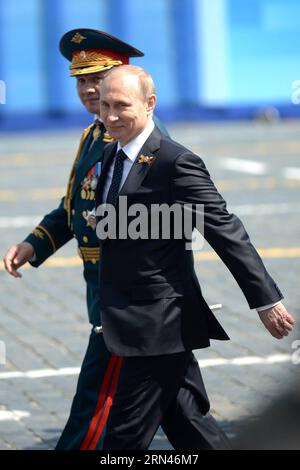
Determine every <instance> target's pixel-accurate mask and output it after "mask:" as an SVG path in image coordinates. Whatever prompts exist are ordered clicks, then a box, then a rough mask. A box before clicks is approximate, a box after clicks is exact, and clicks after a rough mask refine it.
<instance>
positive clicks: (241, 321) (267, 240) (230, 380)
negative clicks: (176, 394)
mask: <svg viewBox="0 0 300 470" xmlns="http://www.w3.org/2000/svg"><path fill="white" fill-rule="evenodd" d="M170 130H171V133H172V135H173V136H174V138H175V139H176V140H179V141H180V142H182V143H184V144H185V145H187V146H188V147H191V148H192V149H193V150H194V151H196V152H197V153H199V154H201V155H202V156H203V158H204V160H205V161H206V163H207V166H208V168H209V170H210V172H211V174H212V176H213V178H214V180H215V181H216V183H217V186H218V187H219V189H220V191H221V192H222V193H223V195H224V197H225V198H226V199H227V201H228V205H229V209H230V210H232V211H234V212H236V213H237V214H238V215H240V216H241V218H242V219H243V221H244V223H245V225H246V227H247V229H248V231H249V233H250V235H251V237H252V240H253V243H254V244H255V246H256V247H257V248H259V249H261V253H262V256H263V257H264V260H265V264H266V265H267V267H268V269H269V271H270V273H271V274H272V275H273V276H274V277H275V278H276V280H277V282H278V284H279V286H280V287H281V289H282V290H283V292H284V294H285V296H286V306H287V307H288V309H289V310H290V311H291V312H293V313H294V314H295V315H296V317H299V304H300V295H299V286H298V284H299V274H300V268H299V258H300V237H299V235H300V227H299V214H300V198H299V196H300V125H299V123H298V122H294V123H284V124H272V125H270V124H258V123H255V124H234V125H233V124H226V125H221V124H215V125H207V126H204V125H197V124H194V125H192V126H188V125H186V124H184V125H176V126H172V127H170ZM78 137H79V133H78V131H74V132H70V131H68V132H60V133H43V134H35V135H28V134H18V135H1V141H0V170H1V171H0V235H1V236H0V253H1V256H2V255H3V254H4V253H5V251H6V249H7V248H8V247H9V246H10V245H11V244H12V243H14V242H18V241H20V240H22V239H23V237H24V236H25V235H26V234H27V233H28V231H29V230H30V229H31V227H32V225H33V224H34V223H35V219H36V220H37V221H38V219H39V216H41V215H42V214H44V213H46V212H47V211H49V210H50V209H51V208H54V207H55V206H56V205H57V203H58V200H59V197H60V196H61V195H63V191H64V186H65V183H66V180H67V176H68V172H69V168H70V165H71V162H72V158H73V155H74V152H75V148H76V145H77V142H78ZM52 259H53V262H52V264H50V265H48V266H44V267H41V268H40V269H38V270H34V269H28V270H25V269H24V271H23V274H24V276H23V278H22V279H21V280H15V279H13V278H10V277H9V276H8V275H7V274H6V273H5V272H4V271H3V267H1V268H0V279H1V283H0V305H1V310H0V340H1V341H2V342H3V343H5V347H6V364H2V365H1V364H0V449H52V448H53V446H54V444H55V442H56V441H57V438H58V436H59V434H60V432H61V430H62V428H63V426H64V424H65V422H66V419H67V416H68V411H69V407H70V404H71V399H72V396H73V393H74V390H75V385H76V380H77V372H78V369H77V368H78V367H79V366H80V364H81V359H82V357H83V354H84V351H85V347H86V343H87V338H88V333H89V326H88V324H87V320H86V311H85V299H84V285H83V280H82V277H81V271H82V270H81V267H80V260H79V259H77V258H76V250H75V245H74V243H70V244H68V245H67V246H66V247H64V248H63V249H62V250H60V251H59V252H58V253H57V254H56V255H55V257H53V258H52ZM197 260H198V261H197V266H196V267H197V273H198V275H199V278H200V281H201V284H202V286H203V291H204V294H205V296H206V298H207V300H208V301H209V302H210V303H215V302H222V304H223V309H222V311H221V312H219V313H218V314H217V315H218V317H219V318H220V319H221V322H222V324H223V325H224V327H225V329H226V330H227V332H228V333H229V335H230V337H231V341H230V342H226V343H223V342H219V343H218V342H213V343H212V347H211V348H210V349H207V350H202V351H196V355H197V357H198V359H199V361H200V364H201V365H202V371H203V375H204V379H205V383H206V385H207V389H208V392H209V396H210V398H211V405H212V412H213V414H214V416H215V417H216V418H217V419H218V420H219V421H220V424H221V425H222V426H223V427H224V429H225V430H226V431H227V432H228V433H229V435H230V436H232V437H233V436H234V435H235V434H236V433H237V432H238V431H239V429H241V428H243V427H244V426H245V420H247V421H253V419H255V418H256V417H257V415H258V414H259V412H260V409H262V408H263V407H264V406H266V405H267V404H269V403H271V402H272V400H273V399H274V397H275V396H277V395H278V394H279V393H280V392H281V391H282V390H283V389H284V388H286V387H287V386H288V385H289V384H291V383H292V380H293V378H294V377H295V376H296V375H297V374H299V366H297V365H295V364H293V363H292V361H291V357H290V356H291V355H292V354H293V353H294V357H296V351H295V350H293V348H292V344H293V341H295V340H297V339H298V338H300V333H299V332H298V333H297V332H295V334H294V335H293V336H292V337H291V338H288V339H285V340H283V341H277V340H275V339H273V338H271V337H270V336H269V335H268V333H267V332H266V331H265V330H264V328H263V326H262V324H261V323H260V321H259V319H258V318H257V314H256V312H255V311H250V310H249V309H248V306H247V304H246V301H245V299H244V297H243V295H242V294H241V292H240V291H239V289H238V287H237V285H236V284H235V281H234V280H233V279H232V277H231V275H230V274H229V272H228V271H227V270H226V268H225V267H224V266H223V265H222V263H221V262H220V261H218V260H216V259H215V258H214V257H213V256H212V253H211V251H210V248H209V246H205V247H204V248H203V250H202V251H201V252H199V253H197ZM3 343H0V351H1V344H2V349H3ZM296 345H297V344H296V343H294V346H296ZM298 356H299V355H298ZM298 356H297V357H298ZM297 357H296V358H297ZM0 359H1V357H0ZM0 362H1V361H0ZM49 369H50V371H49ZM58 369H60V371H59V370H58ZM61 369H62V370H61ZM36 371H40V372H36ZM12 372H16V374H14V375H13V374H12ZM152 448H153V449H160V448H165V449H167V448H170V446H169V444H168V442H167V440H166V438H165V437H164V435H163V434H162V432H160V431H159V432H158V433H157V436H156V438H155V440H154V442H153V444H152Z"/></svg>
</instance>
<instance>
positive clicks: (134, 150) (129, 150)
mask: <svg viewBox="0 0 300 470" xmlns="http://www.w3.org/2000/svg"><path fill="white" fill-rule="evenodd" d="M154 127H155V125H154V122H153V120H152V119H151V120H150V121H149V123H148V124H147V126H146V127H145V129H144V130H143V131H142V132H141V133H140V134H139V135H138V136H137V137H135V138H134V139H133V140H131V141H130V142H129V143H128V144H126V145H124V147H122V146H121V144H120V142H118V148H117V152H118V151H119V150H120V149H122V150H123V152H125V154H126V155H127V158H126V160H125V161H124V168H123V175H122V179H121V184H120V190H121V188H122V186H123V185H124V183H125V181H126V178H127V176H128V174H129V172H130V170H131V167H132V165H133V164H134V162H135V160H136V158H137V156H138V154H139V152H140V150H141V148H142V147H143V145H144V143H145V142H146V140H147V139H148V137H149V136H150V134H151V133H152V131H153V129H154ZM114 167H115V160H113V162H112V164H111V166H110V168H109V170H108V174H107V178H106V181H105V185H104V189H103V201H106V199H107V194H108V191H109V188H110V185H111V181H112V177H113V172H114ZM280 302H281V301H280V300H279V301H278V302H274V303H272V304H268V305H264V306H262V307H257V308H256V311H257V312H261V311H262V310H266V309H267V308H271V307H275V305H277V304H279V303H280Z"/></svg>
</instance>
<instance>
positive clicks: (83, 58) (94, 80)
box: [4, 28, 228, 450]
mask: <svg viewBox="0 0 300 470" xmlns="http://www.w3.org/2000/svg"><path fill="white" fill-rule="evenodd" d="M59 48H60V52H61V53H62V55H63V56H64V57H65V58H66V59H67V60H69V61H70V62H71V64H70V72H71V76H72V77H75V79H76V84H77V92H78V96H79V98H80V100H81V102H82V104H83V106H84V108H85V109H86V110H87V111H88V112H89V113H91V114H93V115H94V116H95V117H96V118H97V119H96V121H95V122H94V123H93V124H91V125H90V126H89V127H88V128H87V129H85V130H84V132H83V135H82V138H81V141H80V145H79V149H78V152H77V155H76V158H75V161H74V164H73V166H72V169H71V173H70V178H69V182H68V185H67V191H66V195H65V197H63V198H62V200H61V202H60V204H59V207H58V208H56V209H54V210H53V211H51V212H50V213H49V214H47V215H46V216H45V217H44V218H43V220H42V221H41V222H40V223H39V224H38V226H36V227H35V228H34V229H33V231H32V233H30V234H29V235H28V236H27V237H26V239H25V240H24V242H22V243H19V244H17V245H13V246H12V247H11V248H10V249H9V250H8V252H7V254H6V255H5V258H4V264H5V267H6V269H7V271H8V272H9V273H10V274H11V275H12V276H14V277H16V278H17V277H20V276H21V274H20V273H19V268H20V267H21V266H23V265H24V264H25V263H26V262H27V261H29V262H30V263H31V265H32V266H34V267H39V266H41V265H42V264H43V263H44V261H45V260H46V259H47V258H48V257H49V256H51V255H52V254H53V253H54V252H55V251H57V250H58V249H59V248H60V247H61V246H63V245H64V244H65V243H67V242H68V241H69V240H71V239H73V237H75V238H76V240H77V243H78V252H79V254H80V256H81V258H82V261H83V276H84V280H85V282H86V299H87V307H88V316H89V321H90V323H91V325H92V331H91V334H90V337H89V342H88V346H87V351H86V354H85V357H84V360H83V364H82V367H81V371H80V375H79V378H78V384H77V389H76V394H75V396H74V399H73V403H72V407H71V412H70V416H69V419H68V421H67V424H66V426H65V428H64V430H63V432H62V435H61V436H60V438H59V441H58V443H57V445H56V450H78V449H81V450H100V449H101V448H102V442H103V436H104V434H105V425H106V420H107V417H108V415H109V410H110V406H111V403H112V400H113V394H114V390H115V384H116V383H117V381H118V376H119V372H120V368H121V365H122V360H121V358H119V357H116V356H115V355H114V354H111V353H110V352H109V351H108V350H107V348H106V345H105V343H104V341H103V335H102V333H101V319H100V313H99V312H100V306H101V293H100V292H98V270H99V268H98V262H99V256H100V250H99V243H98V239H97V236H96V233H95V230H94V224H93V219H94V216H93V215H92V214H93V211H94V208H95V201H94V198H95V191H94V190H95V186H96V182H97V178H98V176H99V174H100V171H101V162H102V156H103V151H104V147H105V146H106V145H107V143H108V142H111V141H112V138H111V137H110V136H109V134H108V133H107V131H106V129H105V127H104V125H103V123H102V122H100V121H99V119H98V118H99V116H98V115H99V86H100V82H101V80H102V79H103V77H104V76H105V74H106V73H107V71H108V70H110V69H111V68H113V67H118V66H119V65H121V64H127V63H128V62H129V60H130V58H131V57H142V56H143V55H144V54H143V52H141V51H139V50H138V49H136V48H135V47H133V46H131V45H129V44H127V43H125V42H123V41H121V40H120V39H118V38H116V37H113V36H111V35H109V34H107V33H105V32H103V31H97V30H93V29H89V28H79V29H75V30H71V31H68V32H66V33H65V34H64V35H63V37H62V38H61V41H60V45H59ZM154 119H155V122H156V125H158V126H159V128H160V129H161V131H162V132H163V133H165V134H167V131H166V129H165V128H164V126H163V125H162V123H161V122H160V121H159V120H158V119H157V118H156V117H154ZM196 369H197V361H196V359H195V358H192V360H191V361H190V365H189V370H188V372H187V374H186V376H185V380H184V382H183V383H182V384H181V393H180V394H179V395H178V396H177V399H176V400H174V402H173V404H172V407H171V408H170V413H169V414H168V415H167V416H166V417H165V420H164V422H163V423H162V427H163V429H164V431H165V433H166V435H167V437H168V439H169V441H170V443H171V444H172V446H173V447H174V448H175V449H176V450H181V449H186V448H187V446H188V445H190V444H191V443H193V442H194V439H197V446H198V447H199V446H200V447H201V448H203V449H220V448H222V449H223V448H224V447H228V442H227V439H226V436H225V435H224V433H223V432H222V430H221V429H220V428H219V427H218V425H217V423H216V421H215V420H214V418H213V417H212V416H211V415H210V414H209V413H208V411H209V401H208V397H207V394H206V391H205V387H204V384H203V380H202V377H201V374H200V371H199V370H198V371H197V372H196V373H195V370H196ZM189 396H192V397H193V400H190V399H189V398H188V397H189ZM187 402H188V403H191V406H188V405H187V404H186V403H187ZM199 412H200V414H199ZM195 414H197V417H198V418H197V420H195V418H194V417H195ZM195 429H197V434H195V431H194V430H195ZM199 436H200V438H199Z"/></svg>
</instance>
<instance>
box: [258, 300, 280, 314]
mask: <svg viewBox="0 0 300 470" xmlns="http://www.w3.org/2000/svg"><path fill="white" fill-rule="evenodd" d="M280 302H281V300H278V302H275V303H273V304H268V305H264V306H263V307H257V309H256V311H257V313H259V312H262V311H263V310H267V308H272V307H275V305H278V304H280Z"/></svg>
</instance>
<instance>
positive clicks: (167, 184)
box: [96, 128, 282, 356]
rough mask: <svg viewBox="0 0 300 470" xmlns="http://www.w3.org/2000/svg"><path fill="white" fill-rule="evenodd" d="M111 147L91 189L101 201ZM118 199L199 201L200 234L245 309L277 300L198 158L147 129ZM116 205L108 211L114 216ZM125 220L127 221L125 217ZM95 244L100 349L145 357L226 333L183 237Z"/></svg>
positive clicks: (129, 201) (203, 342)
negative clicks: (206, 297) (97, 246)
mask: <svg viewBox="0 0 300 470" xmlns="http://www.w3.org/2000/svg"><path fill="white" fill-rule="evenodd" d="M115 151H116V144H111V145H110V146H108V147H107V149H106V151H105V154H104V160H103V166H102V172H101V176H100V179H99V181H98V187H97V191H96V207H97V206H98V205H99V204H101V203H102V191H103V185H104V183H105V181H106V177H107V170H108V168H109V166H110V164H111V162H112V159H113V158H114V155H115ZM142 154H143V155H146V156H153V157H155V158H154V159H153V161H152V164H151V165H148V164H147V163H138V160H139V157H138V158H137V159H136V161H135V163H134V164H133V166H132V168H131V171H130V173H129V175H128V178H127V179H126V181H125V184H124V186H123V187H122V189H121V191H120V194H119V196H127V204H128V207H129V206H130V205H131V204H135V203H141V204H144V205H146V206H147V207H148V208H150V205H151V204H162V203H167V204H169V205H170V204H174V203H180V204H186V203H189V204H203V205H204V208H205V215H204V236H205V238H206V240H207V241H208V242H209V243H210V245H211V246H212V248H213V249H214V250H215V251H216V252H217V254H218V255H219V256H220V258H221V259H222V260H223V262H224V263H225V264H226V266H227V267H228V268H229V270H230V271H231V273H232V275H233V276H234V278H235V279H236V281H237V282H238V284H239V286H240V288H241V289H242V291H243V293H244V295H245V296H246V299H247V301H248V303H249V306H250V308H255V307H258V306H262V305H267V304H269V303H272V302H276V301H277V300H280V299H281V298H282V294H281V292H280V290H279V288H278V287H277V286H276V284H275V283H274V281H273V279H272V278H271V277H270V276H269V274H268V273H267V271H266V269H265V267H264V265H263V263H262V261H261V259H260V257H259V255H258V253H257V252H256V250H255V248H254V247H253V246H252V244H251V242H250V240H249V237H248V234H247V233H246V231H245V229H244V227H243V225H242V223H241V221H240V220H239V219H238V218H237V217H236V216H235V215H233V214H229V213H228V211H227V209H226V203H225V201H224V199H223V198H222V196H221V195H220V194H219V193H218V191H217V189H216V188H215V186H214V184H213V182H212V180H211V179H210V175H209V173H208V171H207V169H206V167H205V165H204V163H203V161H202V160H201V159H200V158H199V157H198V156H197V155H195V154H193V153H192V152H191V151H189V150H187V149H186V148H184V147H183V146H182V145H180V144H178V143H176V142H174V141H172V140H170V139H168V138H166V137H164V136H163V135H162V134H161V133H160V131H159V130H158V129H157V128H155V129H154V131H153V132H152V134H151V135H150V137H149V138H148V140H147V141H146V143H145V144H144V146H143V148H142V149H141V151H140V153H139V155H142ZM118 209H119V204H118V203H117V206H116V210H117V211H118ZM128 220H129V223H130V219H128ZM100 244H101V254H100V273H99V274H100V297H101V316H102V325H103V334H104V339H105V342H106V345H107V347H108V349H109V350H110V351H111V352H113V353H114V354H117V355H121V356H144V355H147V356H150V355H159V354H169V353H176V352H180V351H184V350H191V349H197V348H202V347H206V346H208V345H209V340H210V338H213V339H220V340H225V339H228V336H227V334H226V333H225V331H224V330H223V328H222V327H221V325H220V324H219V323H218V321H217V320H216V318H215V317H214V315H213V313H212V312H211V310H210V309H209V307H208V305H207V303H206V302H205V300H204V298H203V297H202V294H201V290H200V286H199V282H198V280H197V277H196V275H195V271H194V266H193V254H192V252H191V251H188V250H186V239H184V238H183V239H181V240H177V239H174V237H173V238H171V239H169V240H164V239H162V238H161V237H160V238H159V239H156V240H151V239H138V240H132V239H130V238H127V239H118V238H117V239H107V240H106V241H104V242H102V243H100Z"/></svg>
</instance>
